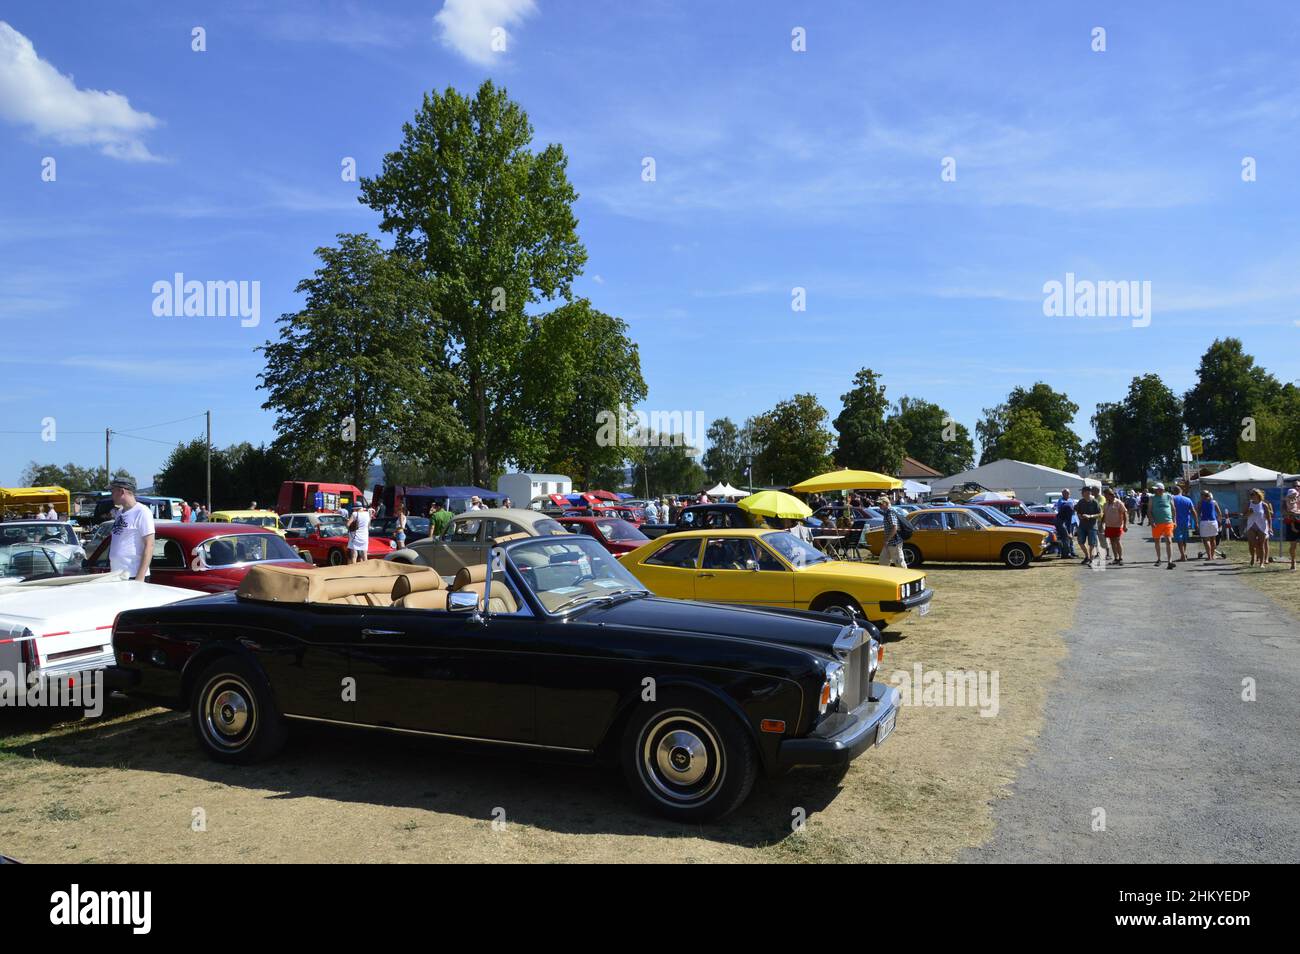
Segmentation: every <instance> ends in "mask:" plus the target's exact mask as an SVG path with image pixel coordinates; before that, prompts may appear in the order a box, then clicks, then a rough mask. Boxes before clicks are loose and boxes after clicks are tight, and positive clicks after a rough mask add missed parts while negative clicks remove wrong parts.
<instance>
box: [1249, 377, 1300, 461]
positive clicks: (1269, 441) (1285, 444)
mask: <svg viewBox="0 0 1300 954" xmlns="http://www.w3.org/2000/svg"><path fill="white" fill-rule="evenodd" d="M1253 417H1254V418H1255V426H1254V429H1253V431H1254V433H1253V436H1254V438H1255V439H1254V440H1253V441H1249V440H1246V439H1245V438H1244V437H1241V438H1239V439H1238V441H1237V456H1238V457H1240V458H1241V459H1243V460H1249V461H1251V462H1252V463H1255V464H1258V465H1259V466H1261V467H1269V468H1272V469H1273V470H1281V471H1285V472H1286V473H1289V474H1293V473H1297V472H1300V388H1297V387H1296V386H1295V385H1294V384H1285V385H1283V386H1282V387H1280V388H1279V389H1278V392H1277V394H1276V395H1275V396H1274V397H1273V399H1272V400H1271V401H1269V402H1268V403H1267V404H1265V405H1264V406H1263V408H1262V409H1259V410H1256V411H1255V413H1254V415H1253ZM1245 436H1252V435H1251V432H1250V431H1249V430H1247V431H1246V435H1245Z"/></svg>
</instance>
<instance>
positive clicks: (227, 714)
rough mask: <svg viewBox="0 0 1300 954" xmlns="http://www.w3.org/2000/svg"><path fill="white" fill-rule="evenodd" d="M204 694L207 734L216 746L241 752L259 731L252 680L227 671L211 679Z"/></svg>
mask: <svg viewBox="0 0 1300 954" xmlns="http://www.w3.org/2000/svg"><path fill="white" fill-rule="evenodd" d="M202 698H203V704H202V707H201V708H200V710H199V712H200V716H201V721H202V724H203V734H204V735H205V736H207V738H208V741H209V742H210V743H211V744H212V746H213V747H214V748H218V749H221V750H222V751H225V752H238V751H239V750H240V749H242V748H244V746H246V745H248V743H249V742H251V741H252V739H253V736H254V735H256V733H257V706H256V704H255V703H254V701H253V699H254V696H253V690H252V688H251V687H250V686H249V685H248V683H246V682H245V681H244V680H243V679H241V678H239V677H238V676H234V675H230V674H229V673H226V674H223V675H221V676H218V677H217V678H216V679H213V680H212V681H211V682H209V683H208V685H207V686H206V687H205V688H204V690H203V697H202Z"/></svg>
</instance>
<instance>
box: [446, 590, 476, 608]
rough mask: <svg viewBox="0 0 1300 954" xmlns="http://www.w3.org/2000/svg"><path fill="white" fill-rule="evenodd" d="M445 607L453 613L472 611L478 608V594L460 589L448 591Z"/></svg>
mask: <svg viewBox="0 0 1300 954" xmlns="http://www.w3.org/2000/svg"><path fill="white" fill-rule="evenodd" d="M447 609H448V610H450V611H451V612H453V613H472V612H473V611H474V610H476V609H478V594H477V593H461V592H460V591H454V592H451V593H448V594H447Z"/></svg>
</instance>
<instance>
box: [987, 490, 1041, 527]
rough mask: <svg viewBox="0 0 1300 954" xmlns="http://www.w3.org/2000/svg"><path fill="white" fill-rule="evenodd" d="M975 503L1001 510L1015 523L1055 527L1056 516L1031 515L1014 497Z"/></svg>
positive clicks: (1021, 501) (1022, 502)
mask: <svg viewBox="0 0 1300 954" xmlns="http://www.w3.org/2000/svg"><path fill="white" fill-rule="evenodd" d="M975 502H976V503H978V504H979V505H980V506H981V507H994V508H995V509H997V510H1001V511H1002V512H1003V513H1004V514H1006V515H1007V516H1008V517H1010V518H1011V519H1012V520H1014V521H1016V523H1038V524H1042V525H1043V526H1044V527H1055V526H1056V514H1054V513H1033V512H1031V511H1030V509H1029V507H1028V506H1026V504H1025V502H1024V501H1023V500H1016V499H1015V498H1014V497H1013V498H1011V499H1008V500H979V501H975Z"/></svg>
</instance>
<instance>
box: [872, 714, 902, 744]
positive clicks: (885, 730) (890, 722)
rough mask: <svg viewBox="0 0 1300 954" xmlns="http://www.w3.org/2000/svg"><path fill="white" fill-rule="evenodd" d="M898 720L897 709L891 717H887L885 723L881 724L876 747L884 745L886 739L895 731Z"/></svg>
mask: <svg viewBox="0 0 1300 954" xmlns="http://www.w3.org/2000/svg"><path fill="white" fill-rule="evenodd" d="M897 720H898V710H897V709H895V710H894V711H893V712H891V713H889V715H887V716H885V721H884V722H882V723H880V728H879V729H877V730H876V745H883V744H884V742H885V739H887V738H889V734H890V733H891V732H893V731H894V723H895V722H896V721H897Z"/></svg>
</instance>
